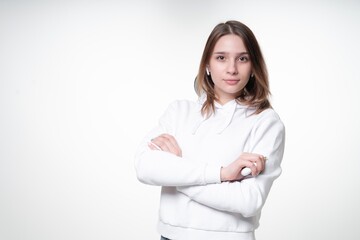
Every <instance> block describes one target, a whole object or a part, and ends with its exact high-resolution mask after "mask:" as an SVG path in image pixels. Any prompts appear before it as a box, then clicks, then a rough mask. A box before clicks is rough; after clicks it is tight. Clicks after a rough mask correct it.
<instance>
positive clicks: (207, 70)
mask: <svg viewBox="0 0 360 240" xmlns="http://www.w3.org/2000/svg"><path fill="white" fill-rule="evenodd" d="M206 75H208V76H210V72H209V69H208V68H206Z"/></svg>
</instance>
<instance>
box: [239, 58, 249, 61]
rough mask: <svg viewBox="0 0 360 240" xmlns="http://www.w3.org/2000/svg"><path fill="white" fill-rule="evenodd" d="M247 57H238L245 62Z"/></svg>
mask: <svg viewBox="0 0 360 240" xmlns="http://www.w3.org/2000/svg"><path fill="white" fill-rule="evenodd" d="M248 60H249V59H248V58H247V57H239V61H240V62H247V61H248Z"/></svg>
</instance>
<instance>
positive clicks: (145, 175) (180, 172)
mask: <svg viewBox="0 0 360 240" xmlns="http://www.w3.org/2000/svg"><path fill="white" fill-rule="evenodd" d="M181 104H182V103H181V102H180V101H176V102H174V103H172V104H170V106H169V107H168V109H167V110H166V111H165V113H164V114H163V116H162V117H161V118H160V120H159V124H158V126H156V127H155V128H154V129H153V130H152V131H150V132H149V133H148V134H147V136H146V137H145V138H144V139H143V141H142V142H141V144H140V146H139V147H138V150H137V153H136V155H135V170H136V175H137V178H138V180H139V181H140V182H142V183H145V184H150V185H157V186H189V185H205V184H211V183H220V182H221V181H220V169H221V166H220V165H210V164H208V163H205V162H201V161H191V160H190V159H186V158H181V157H178V156H176V155H174V154H172V153H168V152H163V151H158V150H151V149H150V148H149V147H148V142H149V141H151V139H152V138H155V137H157V136H159V135H160V134H162V133H168V134H171V135H174V132H175V127H176V119H177V114H178V112H179V111H183V109H182V108H181Z"/></svg>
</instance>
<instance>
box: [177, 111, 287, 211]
mask: <svg viewBox="0 0 360 240" xmlns="http://www.w3.org/2000/svg"><path fill="white" fill-rule="evenodd" d="M266 115H267V114H265V116H263V117H261V118H260V120H259V121H258V122H257V124H256V125H255V127H254V128H253V130H252V133H251V139H250V141H251V143H250V145H251V147H250V152H253V153H259V154H262V155H264V156H266V157H267V161H266V165H265V169H264V171H263V172H262V173H261V174H260V175H258V176H257V177H251V178H246V179H244V180H242V181H236V182H223V183H221V184H209V185H206V186H189V187H178V188H177V190H178V191H179V192H181V193H183V194H185V195H187V196H188V197H189V198H191V199H192V200H194V201H196V202H199V203H201V204H203V205H206V206H209V207H212V208H215V209H218V210H221V211H228V212H235V213H240V214H242V215H243V216H244V217H251V216H255V215H257V214H258V213H259V211H261V209H262V207H263V205H264V203H265V200H266V198H267V196H268V194H269V191H270V188H271V186H272V184H273V181H274V180H275V179H276V178H278V177H279V176H280V174H281V167H280V164H281V161H282V158H283V153H284V146H285V128H284V125H283V124H282V122H281V121H280V119H279V118H278V116H277V115H276V114H275V115H270V116H269V115H267V116H266Z"/></svg>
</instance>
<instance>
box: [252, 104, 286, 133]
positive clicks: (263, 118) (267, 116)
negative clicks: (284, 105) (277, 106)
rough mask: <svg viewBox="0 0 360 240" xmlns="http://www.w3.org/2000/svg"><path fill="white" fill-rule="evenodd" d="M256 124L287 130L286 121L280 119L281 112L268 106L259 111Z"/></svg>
mask: <svg viewBox="0 0 360 240" xmlns="http://www.w3.org/2000/svg"><path fill="white" fill-rule="evenodd" d="M255 125H256V126H257V127H261V126H264V125H265V126H268V127H272V128H277V129H278V130H281V131H284V130H285V125H284V123H283V122H282V120H281V119H280V116H279V114H278V113H277V112H276V111H275V110H274V109H273V108H268V109H265V110H264V111H262V112H260V113H258V114H257V117H256V123H255Z"/></svg>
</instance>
